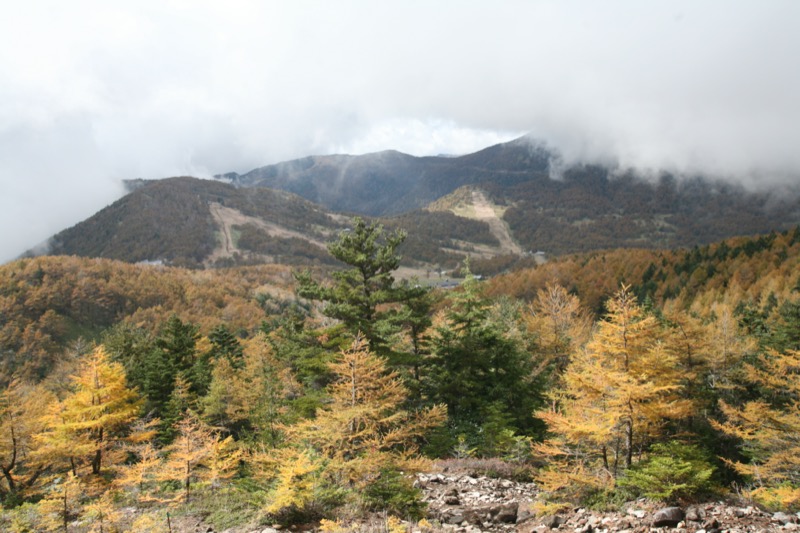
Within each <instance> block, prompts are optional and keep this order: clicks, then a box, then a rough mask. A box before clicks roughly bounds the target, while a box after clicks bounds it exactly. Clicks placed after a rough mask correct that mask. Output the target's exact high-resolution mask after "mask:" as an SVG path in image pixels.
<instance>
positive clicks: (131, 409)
mask: <svg viewBox="0 0 800 533" xmlns="http://www.w3.org/2000/svg"><path fill="white" fill-rule="evenodd" d="M72 382H73V385H74V391H73V392H72V393H70V394H69V395H68V396H67V397H66V398H64V400H63V401H62V402H60V405H58V406H53V408H52V410H51V413H50V415H49V417H47V419H48V421H49V422H50V426H49V429H48V430H46V431H45V432H43V433H41V434H39V435H38V436H37V438H38V439H39V440H40V442H41V443H42V450H41V451H40V453H41V454H42V455H44V456H47V455H52V456H56V457H58V456H61V457H67V458H69V459H70V462H71V463H72V470H73V472H75V470H76V465H75V462H74V461H75V459H76V458H88V462H89V464H90V465H91V469H92V474H99V473H100V472H101V470H102V467H103V461H104V457H105V454H107V453H108V452H109V451H110V450H112V449H113V447H114V446H115V445H116V444H117V443H118V442H119V441H120V440H121V439H122V438H123V437H124V433H125V430H126V429H127V428H128V426H129V425H130V424H131V423H132V422H133V421H134V420H135V419H136V418H137V417H138V416H139V414H140V412H141V407H142V400H141V398H140V396H139V394H138V393H137V392H136V391H135V390H133V389H130V388H128V387H127V385H126V384H125V370H124V369H123V367H122V365H121V364H119V363H116V362H113V361H111V360H110V359H109V357H108V354H107V353H106V351H105V349H104V348H103V347H102V346H99V347H97V348H96V349H95V350H94V351H93V352H92V353H91V354H90V355H89V357H88V358H87V359H85V360H84V361H83V363H82V365H81V367H80V369H79V373H78V375H76V376H73V378H72Z"/></svg>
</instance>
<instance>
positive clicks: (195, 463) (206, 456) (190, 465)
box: [157, 412, 241, 501]
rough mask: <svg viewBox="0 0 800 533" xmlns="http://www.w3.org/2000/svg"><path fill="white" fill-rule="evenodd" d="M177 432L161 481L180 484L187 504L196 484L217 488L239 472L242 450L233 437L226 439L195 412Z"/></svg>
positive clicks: (190, 414)
mask: <svg viewBox="0 0 800 533" xmlns="http://www.w3.org/2000/svg"><path fill="white" fill-rule="evenodd" d="M175 429H176V431H177V436H176V437H175V440H174V441H173V442H172V444H170V445H169V446H167V447H166V448H165V449H164V453H165V454H166V460H165V462H164V463H163V465H162V467H161V469H160V471H159V473H158V475H157V478H158V479H160V480H162V481H179V482H180V483H181V486H182V487H183V499H184V501H189V497H190V490H191V487H192V484H196V483H204V484H210V485H211V486H212V487H213V488H216V487H218V486H219V485H220V484H221V482H222V481H224V480H226V479H229V478H230V477H231V476H232V475H233V474H234V473H235V470H236V468H237V467H238V464H239V460H240V458H241V451H240V449H239V447H238V446H237V444H236V442H234V440H233V437H230V436H228V437H225V438H222V437H221V436H220V434H219V431H217V430H215V429H214V428H212V427H210V426H209V425H207V424H205V423H204V422H203V421H202V420H200V419H199V418H198V417H197V416H196V415H194V414H193V413H191V412H188V413H186V415H184V417H183V418H182V419H181V420H180V421H178V423H177V424H175Z"/></svg>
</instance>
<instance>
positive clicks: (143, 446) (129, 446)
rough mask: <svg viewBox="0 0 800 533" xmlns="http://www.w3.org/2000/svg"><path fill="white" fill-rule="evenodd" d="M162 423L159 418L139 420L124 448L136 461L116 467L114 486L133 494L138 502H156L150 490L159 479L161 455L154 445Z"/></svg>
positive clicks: (134, 425)
mask: <svg viewBox="0 0 800 533" xmlns="http://www.w3.org/2000/svg"><path fill="white" fill-rule="evenodd" d="M160 423H161V421H160V420H159V419H157V418H156V419H153V420H150V421H144V420H142V419H139V420H137V421H136V422H135V423H134V424H133V426H132V430H131V435H130V436H129V437H128V442H127V443H126V444H125V446H124V450H125V451H126V452H127V453H128V454H130V455H132V456H133V457H135V458H136V460H135V461H133V462H127V463H122V464H119V465H117V467H116V471H117V477H116V479H114V485H115V486H117V487H120V488H122V489H124V490H127V491H130V492H132V493H133V494H134V495H135V497H136V499H137V502H146V501H150V500H155V498H153V497H152V495H151V491H150V489H151V487H152V486H153V484H154V483H155V482H156V480H157V478H158V472H159V470H160V467H161V454H160V451H159V450H158V448H156V446H155V445H154V444H153V439H154V438H155V436H156V433H157V427H158V426H159V424H160Z"/></svg>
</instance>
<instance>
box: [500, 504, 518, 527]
mask: <svg viewBox="0 0 800 533" xmlns="http://www.w3.org/2000/svg"><path fill="white" fill-rule="evenodd" d="M518 509H519V504H518V503H517V502H513V503H507V504H505V505H503V506H501V507H500V510H499V511H498V512H497V514H496V515H495V517H494V519H495V520H496V521H498V522H502V523H504V524H516V523H517V511H518Z"/></svg>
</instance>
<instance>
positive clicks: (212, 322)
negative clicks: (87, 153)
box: [0, 218, 800, 532]
mask: <svg viewBox="0 0 800 533" xmlns="http://www.w3.org/2000/svg"><path fill="white" fill-rule="evenodd" d="M405 239H406V234H405V232H404V231H402V230H400V229H394V228H392V229H385V228H384V227H383V226H381V225H378V224H375V223H370V222H366V221H364V220H362V219H359V218H356V219H355V222H354V225H353V227H352V229H350V230H348V231H342V232H340V233H339V234H338V237H336V238H335V239H333V240H331V242H330V243H329V244H328V253H329V254H330V255H331V256H332V257H333V258H335V259H336V261H337V264H338V268H337V269H335V270H333V271H332V272H330V271H328V270H300V269H291V268H290V267H288V266H281V265H261V266H246V267H236V268H221V269H216V270H190V269H183V268H179V267H167V266H154V265H145V264H129V263H123V262H119V261H114V260H110V259H88V258H78V257H74V256H73V257H69V256H59V257H55V256H43V257H36V258H26V259H21V260H18V261H15V262H12V263H9V264H6V265H3V266H0V350H1V351H2V354H1V357H0V362H1V363H2V365H1V366H0V387H1V388H2V394H0V503H2V511H0V529H2V530H3V531H20V532H22V531H76V532H77V531H140V532H147V531H153V532H155V531H159V532H161V531H173V530H178V529H173V528H175V527H176V526H175V521H179V520H180V519H181V517H183V516H192V515H197V514H198V513H202V516H203V520H205V522H206V523H209V524H212V525H213V526H214V527H215V528H218V529H219V530H222V529H225V528H233V527H237V526H243V525H248V526H253V527H257V526H259V525H280V526H281V527H291V526H301V525H308V524H313V525H315V526H316V527H320V528H321V529H323V530H326V531H337V530H339V531H342V530H345V529H346V528H347V527H348V524H351V523H354V522H357V521H359V520H362V519H364V517H366V516H369V515H371V514H374V513H380V514H381V515H382V516H384V517H389V518H390V520H389V523H390V524H395V525H396V524H397V523H398V521H397V520H400V519H402V520H409V521H414V522H415V523H418V524H420V525H419V526H418V527H419V528H424V527H433V526H432V525H431V524H430V522H427V521H426V519H425V516H426V509H425V505H424V502H423V501H422V499H421V493H420V491H419V489H417V488H415V486H414V485H413V481H414V477H413V476H414V474H415V473H416V472H420V471H424V470H426V469H429V468H430V467H431V465H432V463H433V461H435V460H442V459H453V458H456V459H465V458H474V459H476V460H478V459H489V458H491V459H493V460H495V461H496V462H497V464H503V465H504V467H503V468H504V472H505V473H506V474H507V475H509V473H510V475H513V476H516V477H518V478H520V479H529V480H533V481H535V482H536V483H537V484H538V486H539V487H540V488H541V489H542V491H543V492H542V496H541V497H540V498H539V501H537V503H536V506H537V507H536V510H537V511H538V512H539V513H542V514H548V513H555V512H557V511H558V510H559V509H560V508H563V507H565V506H570V507H571V506H575V505H585V506H595V507H609V506H614V505H619V504H621V502H625V501H629V500H631V499H635V498H649V499H652V500H658V501H663V502H667V503H675V502H688V501H702V500H704V499H707V498H712V497H720V496H722V495H725V494H728V493H731V492H735V493H736V494H737V495H738V496H740V497H744V498H748V499H750V500H752V501H753V502H755V503H757V504H759V505H762V506H765V507H767V508H769V509H774V510H789V511H797V510H800V449H798V443H797V439H796V435H797V434H798V432H800V385H798V383H800V381H799V380H798V373H800V274H798V273H799V272H800V228H795V229H792V230H787V231H783V232H781V233H771V234H768V235H763V236H759V237H752V238H751V237H741V238H735V239H728V240H725V241H720V242H718V243H715V244H710V245H705V246H696V247H694V248H691V249H682V250H673V251H658V250H640V249H629V250H610V251H601V252H591V253H585V254H579V255H569V256H563V257H560V258H555V259H553V260H551V261H548V262H547V263H545V264H542V265H537V266H532V267H530V268H525V269H520V270H517V271H514V272H511V273H508V274H505V275H501V276H497V277H495V278H492V279H489V280H485V281H483V280H480V279H479V278H478V277H475V276H473V275H472V273H471V271H470V269H469V264H467V267H466V268H465V272H464V276H465V277H464V281H463V283H461V285H460V287H458V288H456V289H452V290H441V289H435V288H430V287H427V286H425V284H423V283H419V282H417V281H416V280H399V279H397V278H396V276H395V273H396V270H397V269H398V266H399V261H400V254H399V252H398V248H399V247H400V246H401V244H402V243H403V242H404V241H405Z"/></svg>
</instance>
